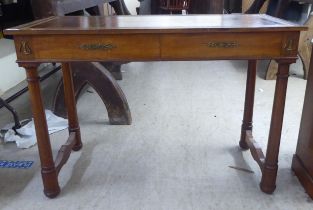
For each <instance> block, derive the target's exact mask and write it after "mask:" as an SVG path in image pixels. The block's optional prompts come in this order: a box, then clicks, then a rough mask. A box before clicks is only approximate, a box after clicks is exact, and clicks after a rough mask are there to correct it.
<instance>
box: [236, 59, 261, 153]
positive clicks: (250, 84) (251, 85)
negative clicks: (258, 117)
mask: <svg viewBox="0 0 313 210" xmlns="http://www.w3.org/2000/svg"><path fill="white" fill-rule="evenodd" d="M256 65H257V61H256V60H249V61H248V72H247V84H246V96H245V107H244V114H243V120H242V126H241V137H240V141H239V145H240V147H241V148H242V149H245V150H247V149H249V146H248V144H247V142H246V140H245V139H246V131H248V130H250V131H251V130H252V118H253V105H254V92H255V80H256Z"/></svg>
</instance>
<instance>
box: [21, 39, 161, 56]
mask: <svg viewBox="0 0 313 210" xmlns="http://www.w3.org/2000/svg"><path fill="white" fill-rule="evenodd" d="M16 43H17V46H16V48H17V50H18V51H19V53H18V59H19V60H34V59H36V60H43V61H53V60H57V61H68V60H71V61H76V60H77V61H82V60H86V61H105V60H108V61H115V60H120V61H128V60H154V59H158V58H159V56H160V48H159V38H158V36H157V35H153V34H151V35H144V36H143V35H135V34H132V35H92V36H90V35H53V36H50V35H47V36H40V37H39V36H38V37H37V36H33V37H29V38H28V39H27V37H26V39H25V37H24V39H23V38H22V37H21V38H20V39H18V40H16ZM25 43H26V44H27V45H26V50H25V49H24V50H19V48H21V47H23V45H24V48H25ZM19 46H21V47H19ZM27 50H28V52H29V53H28V54H27V53H26V52H27Z"/></svg>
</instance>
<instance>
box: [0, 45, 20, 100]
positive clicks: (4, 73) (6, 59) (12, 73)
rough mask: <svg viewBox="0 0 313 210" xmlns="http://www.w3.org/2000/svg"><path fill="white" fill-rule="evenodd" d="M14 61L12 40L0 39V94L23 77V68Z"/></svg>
mask: <svg viewBox="0 0 313 210" xmlns="http://www.w3.org/2000/svg"><path fill="white" fill-rule="evenodd" d="M15 61H16V54H15V48H14V43H13V41H12V40H8V39H0V96H1V95H2V94H3V93H4V92H6V91H7V90H9V89H10V88H13V87H14V86H15V85H17V84H18V83H20V82H21V81H23V80H24V79H25V70H24V69H23V68H20V67H18V65H17V63H16V62H15Z"/></svg>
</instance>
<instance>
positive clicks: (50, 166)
mask: <svg viewBox="0 0 313 210" xmlns="http://www.w3.org/2000/svg"><path fill="white" fill-rule="evenodd" d="M20 65H21V66H23V67H24V68H25V69H26V75H27V82H28V88H29V95H30V100H31V104H32V112H33V118H34V123H35V130H36V136H37V144H38V151H39V156H40V161H41V175H42V180H43V185H44V193H45V195H46V196H47V197H50V198H53V197H55V196H57V195H58V194H59V193H60V187H59V183H58V174H57V171H56V168H55V165H54V161H53V156H52V150H51V145H50V138H49V133H48V126H47V121H46V115H45V110H44V106H43V102H42V97H41V91H40V81H39V79H40V77H39V76H38V72H37V67H38V64H24V65H23V64H20Z"/></svg>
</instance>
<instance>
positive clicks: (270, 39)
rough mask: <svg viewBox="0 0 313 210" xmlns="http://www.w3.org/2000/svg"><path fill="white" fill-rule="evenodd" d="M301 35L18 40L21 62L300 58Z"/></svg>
mask: <svg viewBox="0 0 313 210" xmlns="http://www.w3.org/2000/svg"><path fill="white" fill-rule="evenodd" d="M299 34H300V33H299V32H234V33H229V32H228V33H201V34H197V33H195V34H173V33H171V34H105V35H103V34H99V35H97V34H95V35H60V34H58V35H40V36H36V35H31V36H30V35H28V36H27V35H24V36H15V45H16V52H17V58H18V62H54V61H60V62H66V61H159V60H216V59H219V60H224V59H269V58H275V59H280V58H295V57H296V56H297V49H298V39H299Z"/></svg>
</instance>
